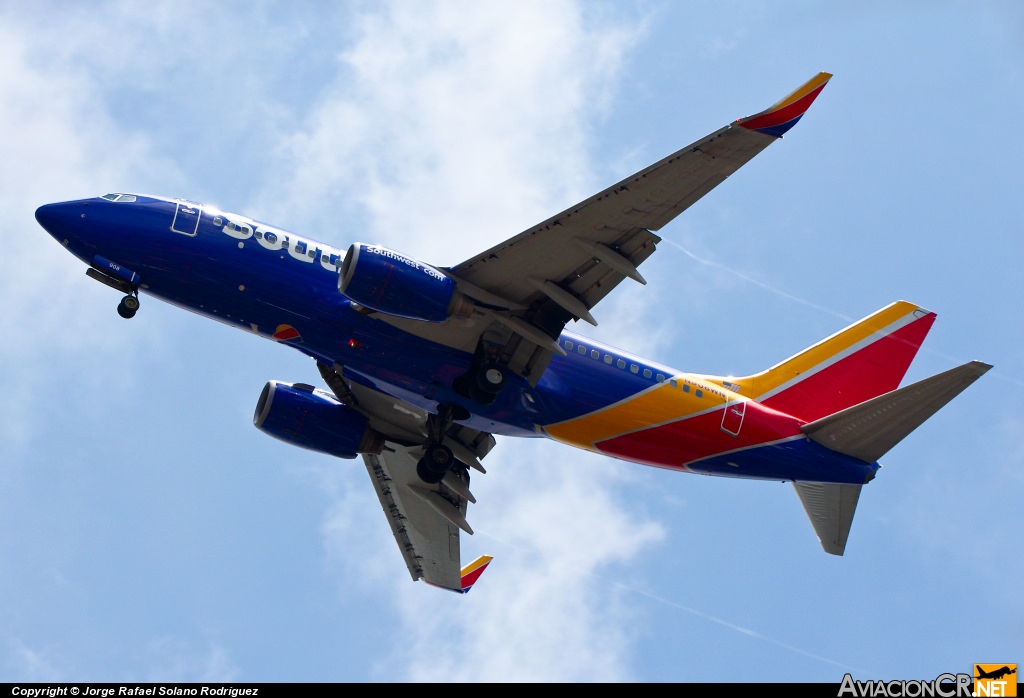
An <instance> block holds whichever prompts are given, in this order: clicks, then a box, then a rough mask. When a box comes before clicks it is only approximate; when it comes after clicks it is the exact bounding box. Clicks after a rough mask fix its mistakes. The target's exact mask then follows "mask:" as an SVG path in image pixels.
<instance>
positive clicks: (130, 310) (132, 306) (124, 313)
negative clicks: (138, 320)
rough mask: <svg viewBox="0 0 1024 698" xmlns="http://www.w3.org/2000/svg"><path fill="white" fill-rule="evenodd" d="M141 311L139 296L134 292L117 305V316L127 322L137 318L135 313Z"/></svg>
mask: <svg viewBox="0 0 1024 698" xmlns="http://www.w3.org/2000/svg"><path fill="white" fill-rule="evenodd" d="M138 311H139V296H138V295H137V294H136V293H135V292H132V293H130V294H128V295H127V296H125V297H124V298H122V299H121V302H120V303H118V304H117V314H118V315H120V316H121V317H123V318H124V319H125V320H129V319H131V318H133V317H135V313H137V312H138Z"/></svg>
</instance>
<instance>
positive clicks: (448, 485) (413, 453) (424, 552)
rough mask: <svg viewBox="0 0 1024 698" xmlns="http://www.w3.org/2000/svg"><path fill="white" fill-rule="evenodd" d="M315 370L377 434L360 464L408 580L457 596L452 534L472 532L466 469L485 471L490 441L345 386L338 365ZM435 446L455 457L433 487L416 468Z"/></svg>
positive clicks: (457, 555) (459, 578) (457, 561)
mask: <svg viewBox="0 0 1024 698" xmlns="http://www.w3.org/2000/svg"><path fill="white" fill-rule="evenodd" d="M317 368H318V369H319V370H320V375H321V376H322V377H323V379H324V381H325V382H326V383H327V385H328V386H329V387H330V388H331V390H332V392H334V394H335V396H336V397H337V398H338V400H340V401H341V402H342V403H343V404H345V405H348V406H349V407H351V408H353V409H355V410H357V411H359V412H360V413H361V414H363V415H365V416H366V417H367V419H368V420H369V424H370V427H371V428H372V430H373V431H374V432H376V433H378V434H380V435H381V436H382V437H383V440H384V446H383V448H382V449H378V450H380V452H379V453H364V454H363V462H364V463H365V464H366V471H367V473H369V475H370V481H371V482H372V483H373V487H374V489H375V490H376V492H377V498H378V500H379V501H380V505H381V508H382V509H383V511H384V515H385V516H386V517H387V520H388V524H389V525H390V526H391V532H392V534H393V535H394V536H395V541H396V542H397V543H398V548H399V550H400V551H401V552H402V557H403V558H404V559H405V564H406V566H407V567H408V568H409V574H410V575H411V576H412V578H413V580H414V581H415V580H419V579H422V580H423V581H425V582H427V583H429V584H433V585H434V586H438V587H441V588H444V589H448V590H450V591H455V592H459V593H464V591H465V584H464V582H463V570H462V564H461V551H460V547H459V531H460V530H461V531H465V532H466V533H469V534H472V533H473V529H472V527H471V526H470V525H469V522H468V521H467V519H466V514H467V509H468V507H469V504H470V503H475V502H476V498H475V497H474V496H473V493H472V492H471V491H470V489H469V481H470V475H469V472H470V470H471V469H475V470H478V471H480V472H481V473H483V472H485V471H484V468H483V465H481V463H480V459H481V458H483V457H484V456H486V455H487V454H488V453H489V452H490V450H491V449H492V448H493V447H494V445H495V442H494V437H493V436H491V435H490V434H488V433H486V432H482V431H477V430H475V429H470V428H469V427H465V426H462V425H459V424H454V423H447V424H438V422H437V419H438V416H437V415H434V414H430V413H427V412H426V411H424V410H422V409H420V408H418V407H415V406H413V405H410V404H408V403H406V402H403V401H401V400H398V399H396V398H393V397H391V396H390V395H385V394H384V393H380V392H378V391H376V390H372V389H371V388H368V387H366V386H363V385H360V384H359V383H355V382H351V381H349V380H348V379H346V378H345V376H344V371H343V369H342V368H341V366H339V365H338V364H335V365H334V366H327V365H326V364H322V363H321V364H317ZM436 442H439V443H443V444H444V446H446V447H447V448H449V449H451V452H452V454H454V457H455V459H456V460H455V465H453V466H452V467H451V468H450V469H448V470H447V472H446V473H445V474H444V477H443V478H442V479H441V480H440V481H439V482H433V483H432V484H428V483H427V482H424V480H423V479H422V478H421V477H420V475H419V473H418V472H417V464H418V463H419V461H420V459H421V458H423V457H424V453H425V451H426V449H427V447H428V444H431V443H436Z"/></svg>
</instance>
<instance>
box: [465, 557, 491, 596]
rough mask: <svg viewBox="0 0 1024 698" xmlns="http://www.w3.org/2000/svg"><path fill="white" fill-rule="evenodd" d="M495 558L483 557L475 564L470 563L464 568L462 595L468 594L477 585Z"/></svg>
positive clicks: (476, 560) (475, 561) (474, 561)
mask: <svg viewBox="0 0 1024 698" xmlns="http://www.w3.org/2000/svg"><path fill="white" fill-rule="evenodd" d="M493 559H494V557H493V556H491V555H481V556H480V557H478V558H477V559H475V560H473V562H471V563H469V564H468V565H466V566H465V567H463V568H462V593H463V594H468V593H469V590H470V589H472V588H473V585H474V584H476V580H478V579H480V575H482V574H483V573H484V570H486V569H487V565H489V564H491V560H493Z"/></svg>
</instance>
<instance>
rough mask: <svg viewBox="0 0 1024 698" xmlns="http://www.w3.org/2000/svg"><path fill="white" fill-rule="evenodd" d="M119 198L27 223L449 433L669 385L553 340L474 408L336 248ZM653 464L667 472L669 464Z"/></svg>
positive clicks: (792, 450) (853, 477)
mask: <svg viewBox="0 0 1024 698" xmlns="http://www.w3.org/2000/svg"><path fill="white" fill-rule="evenodd" d="M111 196H113V195H111ZM120 197H121V198H120V199H119V200H107V199H106V198H94V199H84V200H79V201H70V202H64V203H57V204H49V205H46V206H43V207H41V208H40V209H39V210H38V211H37V212H36V218H37V219H38V221H39V223H40V224H41V225H42V226H43V227H44V228H45V229H46V230H47V231H48V232H49V233H50V234H51V235H52V236H53V237H54V238H56V239H57V240H58V241H59V242H60V243H61V244H62V245H64V247H66V248H67V249H68V251H70V252H71V253H72V254H74V255H75V256H76V257H78V258H79V259H81V260H82V261H83V262H85V263H86V264H89V265H91V266H94V267H98V268H105V269H106V271H108V272H110V270H111V269H112V268H116V273H117V274H118V275H119V276H120V277H122V278H126V279H127V278H131V279H132V280H133V284H134V285H137V286H138V288H139V290H140V291H141V292H142V293H145V294H149V295H152V296H155V297H158V298H160V299H161V300H164V301H167V302H169V303H172V304H174V305H177V306H180V307H183V308H186V309H188V310H191V311H192V312H195V313H199V314H201V315H204V316H206V317H209V318H213V319H215V320H219V321H221V322H224V323H227V324H229V325H232V326H235V327H238V328H240V329H243V330H245V331H247V332H252V333H254V334H258V335H260V336H261V337H265V338H268V339H274V340H275V341H279V342H281V343H287V344H291V345H292V346H293V347H294V348H295V349H298V350H299V351H301V352H303V353H304V354H307V355H308V356H310V357H313V358H314V359H316V360H317V361H320V362H323V363H325V364H327V365H329V366H330V365H335V364H338V365H340V366H342V367H344V375H345V376H346V377H347V378H348V379H349V380H351V381H354V382H358V383H361V384H363V385H365V386H367V387H370V388H373V389H375V390H378V391H380V392H383V393H387V394H389V395H391V396H393V397H395V398H398V399H399V400H403V401H405V402H408V403H410V404H412V405H415V406H417V407H420V408H423V409H425V410H428V411H430V412H435V411H436V408H437V405H438V404H441V403H444V404H452V405H460V406H462V407H465V408H466V409H467V410H468V411H469V413H470V417H469V418H468V419H465V420H460V422H461V423H462V424H465V425H467V426H470V427H472V428H474V429H478V430H481V431H486V432H490V433H494V434H501V435H509V436H540V435H544V431H543V429H542V427H543V426H548V425H552V424H557V423H559V422H564V421H566V420H571V419H574V418H577V417H580V416H581V415H587V414H589V413H593V412H596V411H598V410H601V409H603V408H606V407H608V406H609V405H614V404H616V403H618V402H619V401H621V400H625V399H627V398H629V397H631V396H635V395H638V394H641V393H643V392H644V391H647V390H649V389H650V388H652V387H655V386H656V385H657V384H658V383H659V382H662V381H665V380H667V379H668V377H672V376H677V377H678V376H681V375H683V374H680V373H679V372H677V371H674V370H672V369H670V368H668V367H666V366H663V365H659V364H654V363H652V362H650V361H646V360H643V359H641V358H639V357H636V356H633V355H630V354H627V353H624V352H622V351H619V350H617V349H614V348H612V347H609V346H606V345H603V344H600V343H598V342H595V341H593V340H590V339H586V338H583V337H580V336H578V335H575V334H573V333H570V332H563V333H562V334H561V336H560V337H559V339H558V341H559V344H560V345H561V346H563V347H565V348H566V349H567V351H568V355H567V356H558V355H555V356H554V357H553V358H552V360H551V362H550V364H549V365H548V368H547V370H546V371H545V372H544V374H543V375H542V377H541V378H540V380H539V382H538V383H537V385H536V386H531V385H530V384H529V383H528V382H527V381H526V380H525V379H523V378H522V377H521V376H518V375H509V376H508V384H507V385H506V387H505V389H504V390H503V391H502V392H501V393H500V395H499V396H498V398H497V400H496V401H495V402H494V403H493V404H490V405H481V404H478V403H476V402H473V401H472V400H470V399H468V398H466V397H463V396H462V395H460V394H458V393H457V392H456V391H455V390H454V389H453V388H452V381H453V380H454V379H455V378H456V377H458V376H460V375H462V374H464V373H466V372H467V370H468V368H469V367H470V365H471V363H472V361H473V355H472V354H471V353H468V352H466V351H460V350H457V349H454V348H452V347H449V346H445V345H443V344H438V343H435V342H432V341H428V340H426V339H423V338H421V337H417V336H415V335H414V334H411V333H409V332H406V331H403V330H402V329H399V328H398V327H396V326H395V325H393V324H390V323H389V322H386V321H384V320H382V319H380V318H379V317H376V316H374V315H373V314H366V313H362V312H360V309H359V306H356V305H355V304H353V303H352V302H351V301H350V300H349V299H348V298H346V297H345V296H344V295H343V294H342V293H341V292H340V291H339V290H338V279H339V267H340V265H341V263H342V259H343V257H344V255H343V253H342V252H341V251H340V250H339V249H337V248H334V247H331V246H329V245H325V244H323V243H319V242H316V241H313V240H309V239H307V238H303V237H301V236H299V235H295V234H294V233H290V232H288V231H285V230H282V229H280V228H277V227H274V226H269V225H265V224H262V223H259V222H258V221H253V220H252V219H249V218H246V217H244V216H239V215H236V214H232V213H228V212H222V211H218V210H216V209H211V208H210V207H201V206H199V205H197V204H189V203H188V202H183V201H181V200H170V199H163V198H157V197H147V196H130V195H129V196H125V195H120ZM624 366H626V367H627V368H623V367H624ZM755 408H756V405H754V404H753V403H752V406H751V410H750V411H748V415H747V420H748V421H750V420H752V419H754V418H755V417H756V415H755V414H754V413H753V411H754V409H755ZM768 417H770V418H772V419H776V418H777V416H775V415H768ZM577 445H583V447H587V446H586V445H585V444H577ZM619 457H623V456H621V455H620V456H619ZM718 460H721V461H722V462H718ZM718 460H716V459H711V458H709V459H706V462H705V465H704V466H702V467H692V466H691V467H690V468H689V469H691V470H695V471H699V472H706V473H708V474H720V475H730V476H735V477H754V478H766V479H816V480H825V479H827V480H833V481H845V482H863V481H864V479H865V478H868V477H870V475H871V474H872V473H873V472H874V470H875V469H876V468H877V465H868V464H864V463H861V462H859V461H855V459H848V458H846V457H843V456H839V454H835V453H833V452H830V451H828V450H827V449H824V448H822V447H820V446H818V445H817V444H813V443H810V442H807V441H805V440H803V439H800V440H796V441H793V440H791V441H788V442H787V443H783V444H775V445H766V448H762V449H755V450H754V451H751V452H749V453H748V454H746V455H745V456H742V457H741V456H740V455H733V456H731V457H729V458H725V459H724V460H722V459H718ZM737 461H741V462H740V465H737ZM653 464H658V463H653ZM661 465H663V466H665V467H679V466H682V462H679V463H678V464H674V463H673V464H668V463H662V464H661ZM741 466H742V467H741Z"/></svg>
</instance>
